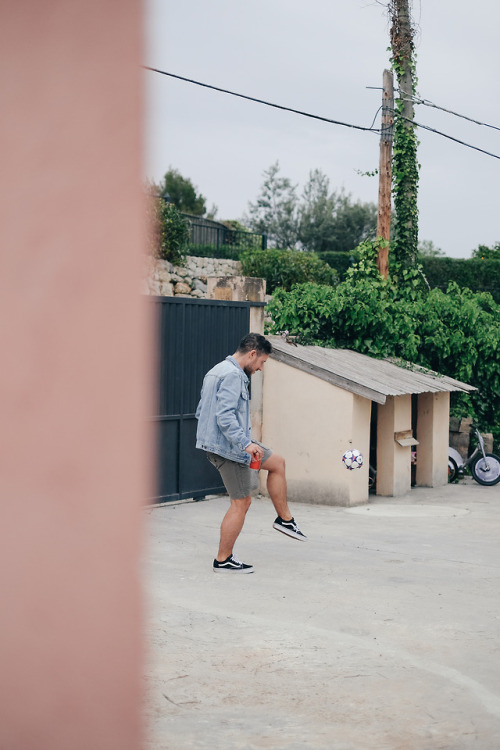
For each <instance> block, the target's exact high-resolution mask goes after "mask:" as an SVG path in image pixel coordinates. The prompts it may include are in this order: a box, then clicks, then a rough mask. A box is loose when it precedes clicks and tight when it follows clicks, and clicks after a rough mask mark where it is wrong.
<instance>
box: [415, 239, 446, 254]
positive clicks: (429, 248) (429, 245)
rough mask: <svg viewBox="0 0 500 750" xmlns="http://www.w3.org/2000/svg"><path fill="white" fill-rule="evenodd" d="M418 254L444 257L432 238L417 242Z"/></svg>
mask: <svg viewBox="0 0 500 750" xmlns="http://www.w3.org/2000/svg"><path fill="white" fill-rule="evenodd" d="M418 255H419V257H420V258H444V253H443V251H442V250H441V248H440V247H436V245H435V244H434V243H433V241H432V240H422V242H419V243H418Z"/></svg>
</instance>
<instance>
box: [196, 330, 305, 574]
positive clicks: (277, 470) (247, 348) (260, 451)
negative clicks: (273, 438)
mask: <svg viewBox="0 0 500 750" xmlns="http://www.w3.org/2000/svg"><path fill="white" fill-rule="evenodd" d="M271 351H272V346H271V343H270V342H269V341H268V340H267V339H266V338H264V336H261V335H260V334H259V333H249V334H247V335H246V336H244V337H243V339H242V340H241V342H240V345H239V346H238V349H237V350H236V352H235V353H234V354H233V355H232V356H229V357H226V359H225V360H224V361H223V362H219V364H218V365H215V367H213V368H212V369H211V370H210V371H209V372H208V373H207V374H206V375H205V379H204V381H203V387H202V389H201V399H200V403H199V404H198V408H197V410H196V418H197V419H198V430H197V433H196V447H197V448H201V449H202V450H204V451H206V453H207V458H208V460H209V461H210V463H211V464H213V466H215V468H216V469H218V471H219V473H220V475H221V477H222V481H223V482H224V486H225V488H226V490H227V493H228V495H229V498H230V501H231V504H230V506H229V510H228V511H227V513H226V515H225V516H224V518H223V520H222V524H221V528H220V545H219V551H218V554H217V557H216V558H215V560H214V562H213V569H214V572H216V573H219V572H237V573H253V566H252V565H247V564H245V563H242V562H240V561H239V560H238V559H237V558H236V557H235V556H234V555H233V547H234V544H235V542H236V539H237V538H238V536H239V533H240V531H241V529H242V528H243V524H244V522H245V516H246V513H247V511H248V509H249V507H250V503H251V496H250V493H251V490H252V479H253V478H254V477H255V476H256V474H255V472H254V470H253V469H250V462H251V460H252V458H254V459H261V461H262V463H261V468H262V469H265V470H266V471H267V472H268V475H267V489H268V492H269V495H270V496H271V500H272V502H273V505H274V508H275V510H276V513H277V514H278V517H277V518H276V520H275V522H274V524H273V528H275V529H276V530H277V531H281V532H282V533H283V534H286V535H288V536H290V537H292V538H293V539H299V540H301V541H305V540H306V538H307V537H306V536H304V534H303V533H302V532H301V531H300V529H299V528H298V526H297V524H296V523H295V521H294V519H293V517H292V514H291V513H290V509H289V507H288V503H287V499H286V475H285V461H284V459H283V458H282V457H281V456H278V455H277V454H275V453H273V452H272V451H271V450H270V449H269V448H266V446H265V445H262V443H259V442H258V441H257V440H252V436H251V432H250V406H249V393H248V384H249V382H250V377H251V376H252V375H253V373H254V372H259V370H262V369H263V367H264V364H265V362H266V360H267V358H268V357H269V355H270V353H271Z"/></svg>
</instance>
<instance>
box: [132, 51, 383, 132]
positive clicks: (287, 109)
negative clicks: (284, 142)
mask: <svg viewBox="0 0 500 750" xmlns="http://www.w3.org/2000/svg"><path fill="white" fill-rule="evenodd" d="M142 67H143V68H144V69H145V70H152V71H153V72H154V73H161V75H164V76H169V77H170V78H177V79H178V80H179V81H186V82H187V83H194V84H195V85H196V86H203V87H204V88H206V89H212V90H213V91H220V92H221V93H223V94H230V95H231V96H237V97H239V98H240V99H247V100H248V101H250V102H257V103H258V104H265V105H266V106H267V107H274V108H275V109H281V110H284V111H285V112H293V113H294V114H296V115H302V116H303V117H310V118H311V119H313V120H321V121H322V122H328V123H330V124H332V125H342V126H343V127H345V128H354V129H355V130H364V131H367V132H370V133H380V132H381V130H380V128H373V127H370V128H365V127H363V126H362V125H352V124H350V123H348V122H340V121H339V120H332V119H330V118H329V117H320V115H313V114H311V113H310V112H302V111H301V110H299V109H292V107H284V106H283V105H281V104H273V103H272V102H267V101H265V100H264V99H257V98H256V97H253V96H246V95H245V94H238V93H236V92H235V91H229V90H228V89H221V88H219V87H218V86H211V85H210V84H208V83H201V82H200V81H194V80H193V79H192V78H184V76H179V75H175V73H167V72H166V71H165V70H158V68H150V67H149V66H148V65H143V66H142Z"/></svg>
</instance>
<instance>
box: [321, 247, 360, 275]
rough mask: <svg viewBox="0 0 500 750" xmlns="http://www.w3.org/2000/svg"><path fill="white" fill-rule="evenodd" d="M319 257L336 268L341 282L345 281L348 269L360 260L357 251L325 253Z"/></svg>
mask: <svg viewBox="0 0 500 750" xmlns="http://www.w3.org/2000/svg"><path fill="white" fill-rule="evenodd" d="M319 257H320V258H321V260H324V261H325V263H328V265H329V266H331V268H334V269H335V270H336V271H337V273H338V275H339V280H340V281H343V279H344V277H345V275H346V273H347V271H348V269H349V268H350V267H351V266H352V265H353V264H354V263H356V261H357V260H359V252H358V250H357V249H356V250H352V252H350V253H332V252H325V253H319Z"/></svg>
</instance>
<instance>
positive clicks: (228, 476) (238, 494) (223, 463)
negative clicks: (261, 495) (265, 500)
mask: <svg viewBox="0 0 500 750" xmlns="http://www.w3.org/2000/svg"><path fill="white" fill-rule="evenodd" d="M252 442H253V443H257V445H260V447H261V448H263V449H264V457H263V459H262V463H264V461H267V459H268V458H269V457H270V456H271V455H272V450H271V449H270V448H266V446H265V445H262V443H259V441H258V440H252ZM207 458H208V460H209V461H210V463H211V464H212V466H215V468H216V469H217V471H218V472H219V474H220V475H221V477H222V481H223V482H224V487H225V488H226V491H227V494H228V495H229V497H230V498H231V499H232V500H239V499H241V498H243V497H248V495H250V494H251V493H252V491H253V490H256V489H257V487H258V475H259V472H258V471H256V470H255V469H251V468H250V466H248V464H239V463H238V462H237V461H231V460H230V459H229V458H223V457H222V456H218V455H217V454H216V453H209V452H208V451H207Z"/></svg>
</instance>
